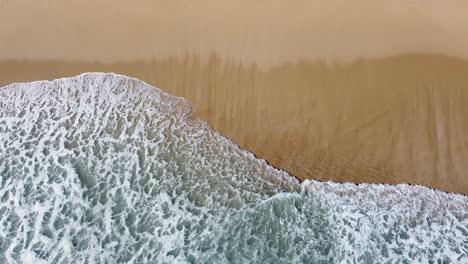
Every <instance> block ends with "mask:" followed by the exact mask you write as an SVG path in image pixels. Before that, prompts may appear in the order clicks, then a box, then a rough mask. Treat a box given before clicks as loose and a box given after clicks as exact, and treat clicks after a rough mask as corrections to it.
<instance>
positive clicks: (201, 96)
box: [0, 0, 468, 194]
mask: <svg viewBox="0 0 468 264" xmlns="http://www.w3.org/2000/svg"><path fill="white" fill-rule="evenodd" d="M466 10H468V2H466V1H459V0H450V1H445V2H443V3H442V2H441V1H435V0H426V1H403V0H396V1H380V0H361V1H358V2H353V3H350V1H345V0H330V1H318V0H316V1H300V0H294V1H288V2H284V1H279V0H272V1H268V2H266V1H254V2H252V1H246V0H242V1H229V2H223V1H211V0H210V1H200V2H188V1H177V0H175V1H170V2H169V1H138V3H134V2H129V1H127V2H124V1H120V0H119V1H112V2H111V1H108V0H99V1H92V2H91V1H89V0H82V1H51V0H49V1H43V0H38V1H32V0H20V1H6V0H0V84H1V85H5V84H8V83H11V82H18V81H22V82H24V81H33V80H39V79H54V78H59V77H65V76H72V75H76V74H79V73H82V72H89V71H102V72H117V73H121V74H125V75H129V76H132V77H136V78H139V79H142V80H144V81H146V82H148V83H150V84H152V85H154V86H157V87H159V88H162V89H163V90H165V91H166V92H168V93H171V94H174V95H178V96H183V97H186V98H187V99H189V100H190V101H192V102H194V104H195V105H196V107H197V109H198V111H199V115H200V118H202V119H204V120H206V121H208V123H209V124H210V125H212V126H213V128H214V129H215V130H217V131H219V132H220V133H221V134H222V135H225V136H226V137H228V138H230V139H232V140H233V141H234V142H235V143H237V144H239V145H240V146H241V147H242V148H245V149H248V150H250V151H252V152H253V153H255V154H257V156H259V157H261V158H265V159H266V160H267V161H268V162H270V163H271V164H273V165H274V166H276V167H279V168H283V169H286V170H288V171H289V172H290V173H291V174H293V175H295V176H297V177H299V178H301V179H306V178H313V179H320V180H335V181H351V182H379V183H382V182H385V183H401V182H405V183H412V184H423V185H427V186H431V187H435V188H438V189H441V190H445V191H451V192H460V193H465V194H468V162H467V161H468V156H467V154H466V152H467V151H468V149H467V147H468V145H467V140H468V137H467V134H468V115H467V114H468V106H465V104H466V103H467V102H468V90H467V89H468V61H467V60H465V59H463V58H468V48H467V47H468V16H466V13H465V11H466ZM401 54H413V55H401ZM415 54H419V55H415ZM422 54H426V55H422ZM437 54H446V55H453V56H457V57H458V58H457V57H449V56H445V55H437Z"/></svg>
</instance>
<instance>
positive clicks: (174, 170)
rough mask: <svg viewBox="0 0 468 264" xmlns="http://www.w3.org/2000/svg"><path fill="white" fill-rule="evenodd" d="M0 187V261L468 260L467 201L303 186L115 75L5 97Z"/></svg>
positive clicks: (185, 106)
mask: <svg viewBox="0 0 468 264" xmlns="http://www.w3.org/2000/svg"><path fill="white" fill-rule="evenodd" d="M245 129H248V127H246V128H245ZM0 177H1V178H0V262H1V263H18V262H20V263H395V262H398V263H414V262H422V263H428V262H429V261H434V262H436V263H439V261H440V263H463V262H468V197H466V196H463V195H457V194H448V193H444V192H440V191H435V190H432V189H429V188H426V187H422V186H409V185H404V184H402V185H396V186H390V185H377V184H361V185H355V184H338V183H333V182H317V181H305V182H303V183H300V182H298V181H297V180H296V179H295V178H293V177H291V176H290V175H288V174H287V173H286V172H284V171H280V170H277V169H275V168H273V167H271V166H269V165H268V164H267V163H266V162H265V161H264V160H260V159H257V158H256V157H255V156H254V155H252V154H251V153H249V152H246V151H243V150H241V149H239V148H238V147H237V146H236V145H235V144H233V143H232V142H230V141H229V140H227V139H225V138H224V137H222V136H220V135H219V134H218V133H216V132H215V131H213V130H212V129H211V128H210V127H209V126H208V125H207V124H206V123H205V122H202V121H200V120H198V119H197V117H196V113H195V111H194V109H193V106H192V104H191V103H190V102H188V101H187V100H185V99H182V98H178V97H174V96H171V95H168V94H166V93H164V92H162V91H161V90H159V89H157V88H155V87H152V86H150V85H148V84H146V83H144V82H142V81H139V80H136V79H133V78H129V77H126V76H121V75H115V74H104V73H86V74H82V75H79V76H77V77H73V78H65V79H59V80H55V81H52V82H49V81H39V82H33V83H21V84H12V85H9V86H7V87H4V88H1V89H0Z"/></svg>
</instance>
